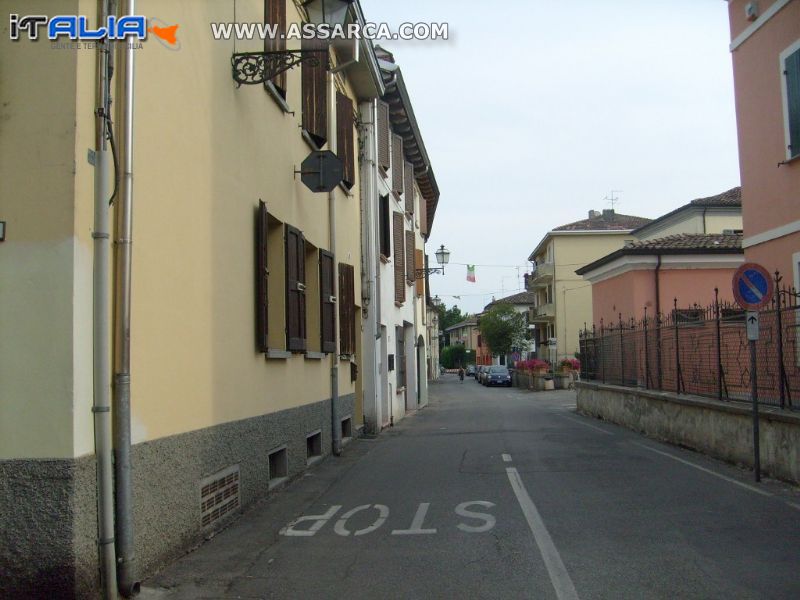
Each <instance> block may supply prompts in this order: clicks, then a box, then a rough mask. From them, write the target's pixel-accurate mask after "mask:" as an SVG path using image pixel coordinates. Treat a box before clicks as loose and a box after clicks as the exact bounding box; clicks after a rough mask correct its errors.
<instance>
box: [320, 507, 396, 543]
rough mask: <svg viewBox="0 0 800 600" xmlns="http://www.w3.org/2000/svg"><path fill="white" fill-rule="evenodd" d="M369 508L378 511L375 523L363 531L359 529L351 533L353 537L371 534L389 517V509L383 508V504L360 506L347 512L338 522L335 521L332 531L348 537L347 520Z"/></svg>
mask: <svg viewBox="0 0 800 600" xmlns="http://www.w3.org/2000/svg"><path fill="white" fill-rule="evenodd" d="M369 508H375V509H376V510H377V511H378V518H377V519H376V520H375V522H374V523H373V524H372V525H370V526H369V527H365V528H364V529H359V530H358V531H355V532H352V533H353V535H366V534H368V533H372V532H373V531H375V530H376V529H378V527H380V526H381V525H383V523H384V521H386V519H387V518H388V517H389V507H388V506H384V505H383V504H362V505H361V506H356V507H355V508H354V509H352V510H349V511H347V512H346V513H344V514H343V515H342V516H341V517H339V520H338V521H336V525H334V526H333V530H334V531H335V532H336V533H337V534H339V535H341V536H344V537H347V536H348V535H350V533H351V532H350V531H349V530H348V529H347V527H345V524H346V523H347V519H349V518H350V517H352V516H353V515H354V514H356V513H359V512H361V511H362V510H368V509H369Z"/></svg>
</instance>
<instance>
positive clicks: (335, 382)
mask: <svg viewBox="0 0 800 600" xmlns="http://www.w3.org/2000/svg"><path fill="white" fill-rule="evenodd" d="M327 84H328V115H329V117H328V148H329V149H330V150H331V152H336V121H335V119H336V110H335V107H336V87H335V86H334V83H333V74H332V73H331V72H330V71H328V79H327ZM328 206H329V207H330V221H329V225H330V246H331V254H333V295H334V296H335V297H336V307H335V309H334V311H333V335H334V340H335V344H334V345H335V349H334V351H333V356H332V357H331V437H332V451H333V454H334V456H339V455H340V454H341V453H342V425H341V423H340V422H339V344H340V342H341V340H340V339H339V338H340V336H339V307H340V306H341V304H340V302H341V298H339V264H338V257H337V256H336V192H335V190H334V191H330V192H328Z"/></svg>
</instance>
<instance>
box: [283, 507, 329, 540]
mask: <svg viewBox="0 0 800 600" xmlns="http://www.w3.org/2000/svg"><path fill="white" fill-rule="evenodd" d="M340 508H342V506H341V505H340V504H334V505H333V506H331V507H330V508H329V509H328V510H327V511H326V512H325V514H322V515H308V516H305V517H298V518H297V519H295V520H294V521H292V522H291V523H289V524H288V525H287V526H286V527H284V528H283V529H281V530H280V531H279V533H280V535H285V536H289V537H292V536H296V537H310V536H312V535H314V534H315V533H317V532H318V531H319V530H320V529H322V526H323V525H325V523H327V522H328V521H329V520H330V519H331V518H333V516H334V515H335V514H336V513H337V512H339V509H340ZM309 521H310V522H312V523H313V525H311V527H309V528H308V529H295V527H297V526H298V525H299V524H300V523H306V522H309Z"/></svg>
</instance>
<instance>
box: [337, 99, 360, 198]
mask: <svg viewBox="0 0 800 600" xmlns="http://www.w3.org/2000/svg"><path fill="white" fill-rule="evenodd" d="M353 125H354V120H353V103H352V102H351V101H350V98H348V97H347V96H345V95H344V94H341V93H339V92H336V153H337V155H338V156H339V158H340V159H341V160H342V163H343V165H344V169H343V171H344V178H343V179H342V183H344V185H345V186H346V187H347V189H350V188H352V187H353V186H354V185H355V183H356V168H355V158H354V153H355V148H354V146H353Z"/></svg>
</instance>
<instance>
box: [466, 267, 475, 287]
mask: <svg viewBox="0 0 800 600" xmlns="http://www.w3.org/2000/svg"><path fill="white" fill-rule="evenodd" d="M467 281H471V282H472V283H475V265H467Z"/></svg>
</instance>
